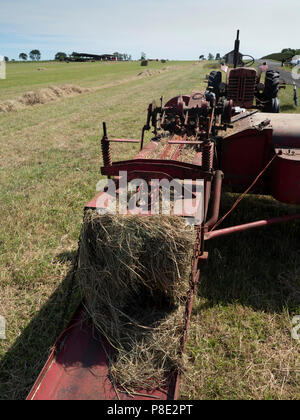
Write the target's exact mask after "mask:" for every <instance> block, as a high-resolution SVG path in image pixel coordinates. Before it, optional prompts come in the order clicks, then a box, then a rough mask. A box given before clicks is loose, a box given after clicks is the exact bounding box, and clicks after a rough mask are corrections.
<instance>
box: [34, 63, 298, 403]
mask: <svg viewBox="0 0 300 420" xmlns="http://www.w3.org/2000/svg"><path fill="white" fill-rule="evenodd" d="M249 75H251V80H249ZM235 79H237V82H236V81H235ZM216 80H217V78H216V77H211V80H210V84H209V85H210V87H209V89H208V90H207V91H206V92H196V93H193V94H191V95H180V96H177V97H175V98H172V99H170V100H169V101H167V102H166V103H163V98H161V101H160V104H159V105H157V104H156V103H155V102H154V101H153V103H151V104H150V105H149V107H148V111H147V120H146V124H145V125H144V127H143V128H142V135H141V139H115V138H109V136H108V134H107V127H106V124H105V123H103V137H102V139H101V148H102V157H103V166H102V168H101V173H102V175H104V176H106V177H108V178H109V180H113V182H114V183H115V187H116V188H115V191H117V193H119V191H120V189H119V187H120V181H121V179H122V176H123V174H124V173H125V174H126V177H127V180H128V182H129V181H130V180H132V179H135V178H139V179H142V180H145V181H146V183H148V184H151V182H152V180H153V179H155V180H159V181H162V180H165V179H167V180H168V181H172V180H175V179H176V180H179V181H180V180H181V181H184V180H189V181H190V183H191V185H192V201H195V202H196V201H197V199H199V198H200V201H199V202H200V203H201V206H202V208H203V217H202V219H201V220H200V221H199V223H195V233H196V235H195V238H196V239H195V243H194V247H193V262H192V272H191V280H190V290H189V291H188V294H187V298H186V310H185V314H184V323H185V329H184V333H183V335H182V340H181V352H183V351H184V349H185V345H186V340H187V332H188V328H189V324H190V319H191V313H192V305H193V298H194V296H195V293H196V290H197V284H198V281H199V277H200V270H201V267H202V264H204V263H205V262H207V260H208V253H207V252H206V248H205V244H206V242H207V241H208V240H212V239H214V238H218V237H222V236H225V235H229V234H236V233H238V232H242V231H245V230H249V229H254V228H260V227H263V226H269V225H272V224H277V223H283V222H288V221H292V220H296V219H300V213H298V214H288V215H286V216H281V217H274V218H271V219H269V220H255V221H249V223H247V224H243V225H238V226H232V227H227V228H225V229H222V228H221V229H217V228H218V226H219V225H220V223H221V222H222V221H223V220H224V218H225V217H226V216H227V214H229V213H230V212H231V211H233V210H234V208H235V207H236V206H237V204H238V203H239V202H240V201H241V200H242V199H243V197H244V196H245V194H247V193H249V192H250V191H251V192H252V193H256V192H259V194H268V195H272V196H273V197H274V198H275V199H277V200H278V201H280V202H284V203H288V204H293V205H295V204H296V205H300V115H297V114H274V113H258V112H257V111H256V112H255V113H253V112H249V111H247V110H244V111H242V112H238V108H237V107H238V106H241V105H242V106H244V107H245V105H247V107H248V105H249V108H251V106H252V100H253V98H254V96H255V87H256V86H257V76H256V72H255V70H252V69H233V70H231V72H230V73H229V85H228V88H227V94H226V95H225V94H224V95H222V94H221V93H220V92H221V91H220V89H219V85H217V83H212V82H214V81H216ZM218 80H219V79H218ZM235 83H238V84H237V85H236V84H235ZM268 83H269V82H267V85H266V87H265V90H266V91H267V92H268V91H269V90H271V91H273V88H272V89H271V87H270V86H271V85H272V86H273V82H272V83H271V84H268ZM274 85H275V83H274ZM241 86H243V89H242V90H241ZM234 93H236V95H234ZM228 95H229V96H228ZM265 98H266V96H265ZM261 103H262V102H261ZM250 105H251V106H250ZM233 115H234V116H233ZM151 129H152V130H153V134H154V136H153V138H152V140H151V141H149V142H148V143H147V144H146V145H145V132H146V131H149V130H151ZM112 143H115V144H121V143H126V144H132V145H135V146H136V145H138V146H139V148H140V150H139V152H138V153H137V154H135V155H134V153H133V155H134V156H133V158H132V159H130V160H125V161H117V162H115V161H113V160H112V153H111V144H112ZM197 182H202V183H203V186H204V188H203V190H201V191H200V192H199V191H198V192H197V190H196V189H194V187H195V186H196V184H197ZM225 185H230V186H231V187H232V188H234V190H235V191H236V192H240V193H241V195H240V197H239V199H238V200H237V201H236V203H235V204H234V206H233V207H232V209H231V210H230V212H229V213H227V214H226V215H225V216H223V217H222V218H220V217H219V210H220V201H221V196H222V186H225ZM99 198H101V200H99ZM103 199H104V200H103ZM105 200H106V201H107V202H109V200H110V196H109V192H108V190H107V189H106V188H104V189H103V190H102V191H100V192H99V193H98V194H97V195H96V196H95V197H94V199H93V200H92V201H90V202H89V203H88V204H87V205H86V207H85V210H92V211H94V212H97V211H99V210H102V208H99V202H100V201H101V203H104V202H106V201H105ZM151 216H152V214H151V207H149V208H147V209H146V214H143V215H141V217H151ZM180 216H181V217H184V218H186V217H187V215H186V214H185V213H184V212H182V214H181V215H180ZM77 267H78V259H77V260H76V263H75V266H74V276H73V279H75V275H76V269H77ZM104 342H105V344H104V345H103V342H102V345H100V342H99V339H98V338H97V334H95V329H94V327H93V324H92V323H91V322H90V320H87V317H86V316H85V307H84V304H83V303H82V304H81V305H80V306H79V308H78V310H77V311H76V313H75V314H74V316H73V318H72V319H71V321H70V323H69V325H68V327H67V328H66V330H65V331H64V332H63V333H62V334H61V336H60V337H59V339H58V340H57V342H56V343H55V346H54V347H53V350H52V353H51V355H50V357H49V359H48V361H47V363H46V365H45V367H44V369H43V370H42V372H41V374H40V376H39V377H38V379H37V381H36V383H35V384H34V386H33V388H32V390H31V392H30V394H29V395H28V399H29V400H40V399H47V400H49V399H50V400H58V399H64V400H72V399H76V400H78V399H102V400H103V399H106V400H113V399H115V400H116V399H123V400H129V401H131V400H135V399H145V400H157V399H160V400H165V399H176V398H177V396H178V390H179V380H180V371H175V372H172V375H171V376H170V380H169V381H168V382H167V384H168V385H167V386H163V387H160V388H158V389H152V390H151V391H150V390H147V389H145V390H141V389H139V390H138V392H137V393H135V394H131V395H130V394H126V393H122V392H118V389H117V387H116V386H115V384H113V383H112V382H111V380H110V373H109V366H108V359H107V354H109V352H110V351H113V349H112V348H111V346H110V344H109V343H108V342H106V341H105V340H104Z"/></svg>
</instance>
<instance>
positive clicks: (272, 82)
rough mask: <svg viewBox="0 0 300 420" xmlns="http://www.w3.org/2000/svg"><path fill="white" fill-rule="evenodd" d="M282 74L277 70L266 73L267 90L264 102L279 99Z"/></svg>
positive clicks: (265, 90) (264, 94) (264, 93)
mask: <svg viewBox="0 0 300 420" xmlns="http://www.w3.org/2000/svg"><path fill="white" fill-rule="evenodd" d="M279 78H280V73H279V72H278V71H276V70H269V71H267V73H266V80H265V89H264V92H263V97H264V100H266V101H272V99H274V98H277V96H278V92H279Z"/></svg>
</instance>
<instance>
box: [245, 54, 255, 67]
mask: <svg viewBox="0 0 300 420" xmlns="http://www.w3.org/2000/svg"><path fill="white" fill-rule="evenodd" d="M244 57H250V58H251V61H250V62H249V63H244V61H243V60H242V63H243V64H244V66H245V67H251V66H252V64H254V63H255V58H253V57H252V55H247V54H246V55H243V58H244Z"/></svg>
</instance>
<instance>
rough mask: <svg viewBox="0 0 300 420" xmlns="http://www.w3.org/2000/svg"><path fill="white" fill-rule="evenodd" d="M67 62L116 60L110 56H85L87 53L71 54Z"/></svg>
mask: <svg viewBox="0 0 300 420" xmlns="http://www.w3.org/2000/svg"><path fill="white" fill-rule="evenodd" d="M67 60H68V61H116V60H117V58H116V57H115V56H114V55H112V54H101V55H99V54H87V53H73V54H72V55H71V56H70V57H69V58H68V59H67Z"/></svg>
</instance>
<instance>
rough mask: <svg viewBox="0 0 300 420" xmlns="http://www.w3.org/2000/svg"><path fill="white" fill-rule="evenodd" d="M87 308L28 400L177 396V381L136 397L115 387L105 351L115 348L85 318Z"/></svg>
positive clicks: (60, 343)
mask: <svg viewBox="0 0 300 420" xmlns="http://www.w3.org/2000/svg"><path fill="white" fill-rule="evenodd" d="M85 319H86V316H85V315H84V308H83V307H82V306H81V307H80V309H79V310H78V311H77V312H76V314H75V315H74V317H73V319H72V320H71V323H70V324H69V326H68V328H67V329H66V330H65V332H64V333H63V334H62V336H61V337H60V339H59V340H58V342H57V343H56V345H55V347H54V348H53V350H52V352H51V355H50V357H49V359H48V361H47V363H46V365H45V367H44V368H43V370H42V372H41V374H40V375H39V377H38V379H37V381H36V383H35V384H34V386H33V388H32V390H31V391H30V393H29V395H28V397H27V400H119V399H120V400H157V399H159V400H166V399H173V398H174V388H175V382H176V378H174V379H175V382H174V381H170V384H169V388H168V389H162V390H154V391H151V392H149V391H146V390H142V389H140V390H137V391H136V394H139V395H134V396H129V395H128V394H126V393H124V392H122V391H123V390H122V389H121V388H117V387H115V386H113V384H112V383H111V381H110V379H109V369H108V362H107V356H106V354H112V352H113V349H112V347H111V346H110V345H109V344H108V342H107V341H106V340H105V339H104V338H103V337H102V336H100V335H99V334H98V332H97V331H96V330H95V328H94V327H93V325H92V324H91V323H90V322H88V321H85Z"/></svg>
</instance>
